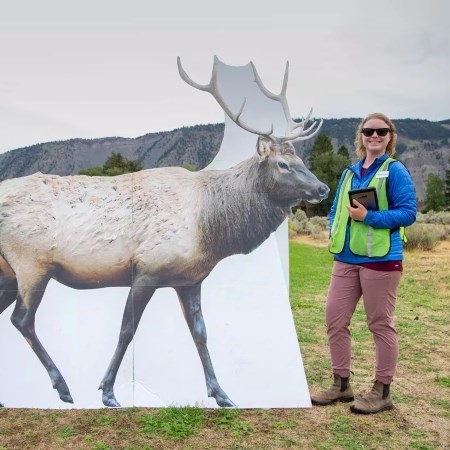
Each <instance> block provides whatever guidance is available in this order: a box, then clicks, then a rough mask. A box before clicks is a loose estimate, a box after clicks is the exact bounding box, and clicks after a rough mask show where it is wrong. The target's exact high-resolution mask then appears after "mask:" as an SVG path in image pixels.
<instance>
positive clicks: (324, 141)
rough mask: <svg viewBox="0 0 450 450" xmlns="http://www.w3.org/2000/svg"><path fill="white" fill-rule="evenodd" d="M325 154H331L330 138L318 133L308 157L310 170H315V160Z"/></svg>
mask: <svg viewBox="0 0 450 450" xmlns="http://www.w3.org/2000/svg"><path fill="white" fill-rule="evenodd" d="M326 153H328V154H329V153H333V144H332V143H331V140H330V138H329V137H328V136H327V135H326V134H325V133H320V134H319V135H318V136H317V138H316V140H315V141H314V144H313V146H312V148H311V152H310V153H309V157H308V160H309V164H310V167H311V170H314V168H315V161H316V159H317V158H318V157H319V156H320V155H323V154H326Z"/></svg>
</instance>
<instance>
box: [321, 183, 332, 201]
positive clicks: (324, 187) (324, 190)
mask: <svg viewBox="0 0 450 450" xmlns="http://www.w3.org/2000/svg"><path fill="white" fill-rule="evenodd" d="M329 193H330V188H329V187H328V186H327V185H326V184H322V185H321V186H319V194H320V196H321V197H324V198H327V197H328V194H329Z"/></svg>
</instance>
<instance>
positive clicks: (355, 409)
mask: <svg viewBox="0 0 450 450" xmlns="http://www.w3.org/2000/svg"><path fill="white" fill-rule="evenodd" d="M393 408H394V406H393V405H388V406H383V407H382V408H380V409H377V410H375V411H366V410H364V409H358V408H355V406H354V405H352V406H350V411H351V412H353V413H355V414H366V415H368V414H377V413H379V412H383V411H389V410H391V409H393Z"/></svg>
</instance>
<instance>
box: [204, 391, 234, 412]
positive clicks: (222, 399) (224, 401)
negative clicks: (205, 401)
mask: <svg viewBox="0 0 450 450" xmlns="http://www.w3.org/2000/svg"><path fill="white" fill-rule="evenodd" d="M209 397H214V398H215V399H216V402H217V404H218V405H219V406H221V407H223V408H231V407H233V406H236V405H235V404H234V403H233V402H232V401H231V400H230V399H229V398H228V395H227V394H225V392H224V391H223V390H222V389H221V388H220V387H219V388H216V389H213V390H212V391H211V392H210V394H209Z"/></svg>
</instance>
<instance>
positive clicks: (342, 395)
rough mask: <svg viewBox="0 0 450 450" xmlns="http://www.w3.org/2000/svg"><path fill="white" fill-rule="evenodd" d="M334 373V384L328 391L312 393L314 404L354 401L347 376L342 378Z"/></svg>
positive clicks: (322, 404)
mask: <svg viewBox="0 0 450 450" xmlns="http://www.w3.org/2000/svg"><path fill="white" fill-rule="evenodd" d="M333 375H334V383H333V385H332V386H331V387H330V388H329V389H327V390H326V391H322V392H319V393H318V394H315V395H311V403H312V404H313V405H320V406H325V405H331V404H332V403H336V402H351V401H353V398H354V397H353V391H352V388H351V386H350V383H349V382H348V377H347V378H342V377H340V376H339V375H337V374H333Z"/></svg>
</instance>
